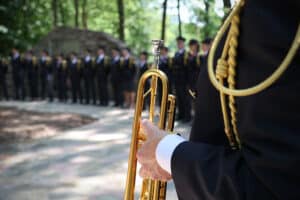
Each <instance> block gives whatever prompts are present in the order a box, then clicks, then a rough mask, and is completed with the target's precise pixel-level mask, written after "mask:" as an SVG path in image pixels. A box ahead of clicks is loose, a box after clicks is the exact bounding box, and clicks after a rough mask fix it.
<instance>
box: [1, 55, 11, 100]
mask: <svg viewBox="0 0 300 200" xmlns="http://www.w3.org/2000/svg"><path fill="white" fill-rule="evenodd" d="M7 72H8V61H7V60H6V59H5V58H0V87H1V90H0V91H1V93H2V98H4V99H5V100H9V97H8V90H7V82H6V81H7V80H6V75H7Z"/></svg>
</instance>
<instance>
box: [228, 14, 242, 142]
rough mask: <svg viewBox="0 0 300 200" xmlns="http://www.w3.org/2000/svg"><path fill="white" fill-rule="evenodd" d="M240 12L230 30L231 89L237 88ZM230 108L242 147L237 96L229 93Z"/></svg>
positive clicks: (229, 67)
mask: <svg viewBox="0 0 300 200" xmlns="http://www.w3.org/2000/svg"><path fill="white" fill-rule="evenodd" d="M239 24H240V18H239V12H238V13H237V14H236V15H235V16H234V17H233V18H232V22H231V27H230V32H229V38H230V39H229V50H228V78H227V81H228V87H229V88H230V89H234V88H235V77H236V67H237V63H236V56H237V47H238V36H239V33H240V31H239ZM229 109H230V117H231V126H232V129H233V133H234V136H235V140H236V142H237V144H238V146H239V148H240V147H241V142H240V139H239V135H238V131H237V117H236V114H237V110H236V105H235V98H234V96H233V95H229Z"/></svg>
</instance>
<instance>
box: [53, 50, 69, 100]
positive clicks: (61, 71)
mask: <svg viewBox="0 0 300 200" xmlns="http://www.w3.org/2000/svg"><path fill="white" fill-rule="evenodd" d="M55 69H56V85H57V92H58V99H59V101H60V102H67V100H68V96H67V76H68V65H67V61H66V60H65V59H64V55H63V54H59V55H58V56H57V58H56V63H55Z"/></svg>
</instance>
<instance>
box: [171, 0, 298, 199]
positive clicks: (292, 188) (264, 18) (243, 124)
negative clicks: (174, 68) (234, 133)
mask: <svg viewBox="0 0 300 200" xmlns="http://www.w3.org/2000/svg"><path fill="white" fill-rule="evenodd" d="M299 10H300V1H294V0H287V1H284V3H283V2H282V1H271V0H248V1H247V0H246V4H245V6H244V9H243V11H242V13H241V25H240V37H239V47H238V56H237V63H238V70H237V75H236V76H237V88H248V87H251V86H253V85H256V84H258V83H260V82H261V81H263V80H265V79H266V78H267V77H268V76H270V74H271V73H273V72H274V71H275V70H276V69H277V68H278V66H279V65H280V63H281V62H282V60H283V59H284V57H285V55H286V54H287V51H288V49H289V48H290V45H291V43H292V41H293V39H294V36H295V33H296V30H297V27H298V25H299V21H300V12H299ZM221 47H223V44H221V45H220V48H219V53H218V55H216V57H217V58H219V57H220V53H221ZM299 66H300V53H299V51H298V54H297V56H296V57H295V58H294V60H293V62H292V64H291V65H290V66H289V68H288V69H287V71H286V72H285V73H284V74H283V76H282V77H281V78H280V79H279V80H278V81H277V82H275V83H274V84H273V85H272V86H271V87H269V88H267V89H266V90H264V91H262V92H260V93H258V94H255V95H253V96H248V97H240V98H236V101H237V102H236V105H237V112H238V113H237V119H238V122H237V125H238V131H239V134H240V138H241V142H242V149H241V150H240V151H232V150H230V148H229V145H228V142H227V139H226V137H225V133H224V131H223V129H224V126H223V119H222V113H221V109H220V108H221V107H220V100H219V94H218V92H217V90H216V89H215V88H214V87H213V86H212V84H211V83H210V81H209V78H208V75H207V69H206V68H205V69H203V70H202V71H201V72H200V79H199V87H198V98H197V106H196V116H195V119H194V123H193V127H192V131H191V135H190V140H191V142H184V143H182V144H180V145H179V146H178V147H177V148H176V149H175V152H174V154H173V156H172V163H171V168H172V176H173V179H174V182H175V186H176V190H177V193H178V196H179V199H187V200H198V199H217V200H219V199H228V200H237V199H247V200H248V199H249V200H253V199H255V200H260V199H262V200H265V199H268V200H269V199H280V200H287V199H288V200H299V199H300V191H299V180H300V170H299V169H300V126H299V123H300V92H299V91H300V79H299V74H300V68H299Z"/></svg>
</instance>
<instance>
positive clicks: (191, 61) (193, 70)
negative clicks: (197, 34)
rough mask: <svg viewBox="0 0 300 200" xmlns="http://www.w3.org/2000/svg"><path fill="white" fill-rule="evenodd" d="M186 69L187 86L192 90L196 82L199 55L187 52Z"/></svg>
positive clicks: (198, 69) (198, 70)
mask: <svg viewBox="0 0 300 200" xmlns="http://www.w3.org/2000/svg"><path fill="white" fill-rule="evenodd" d="M187 69H188V83H187V84H188V88H189V89H191V90H192V91H194V90H195V87H196V83H197V80H198V76H199V72H200V56H198V55H192V54H191V53H189V54H188V58H187Z"/></svg>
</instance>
